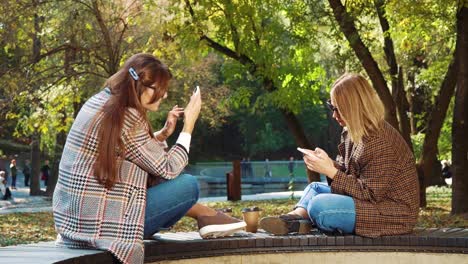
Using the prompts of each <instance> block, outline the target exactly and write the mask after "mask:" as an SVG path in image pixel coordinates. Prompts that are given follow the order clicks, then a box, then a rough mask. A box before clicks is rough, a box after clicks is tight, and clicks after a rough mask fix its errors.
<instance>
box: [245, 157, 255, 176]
mask: <svg viewBox="0 0 468 264" xmlns="http://www.w3.org/2000/svg"><path fill="white" fill-rule="evenodd" d="M245 167H246V170H247V177H254V172H253V168H252V162H251V161H250V157H248V158H247V161H246V162H245Z"/></svg>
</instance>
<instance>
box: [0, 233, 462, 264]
mask: <svg viewBox="0 0 468 264" xmlns="http://www.w3.org/2000/svg"><path fill="white" fill-rule="evenodd" d="M326 252H328V253H341V252H347V253H356V252H360V253H364V254H365V253H373V254H374V253H379V252H380V253H391V252H394V253H395V254H396V253H404V252H412V253H426V254H429V253H431V254H432V253H438V254H440V253H447V254H462V255H463V254H468V229H463V228H440V229H438V228H429V229H416V230H415V231H414V233H412V234H408V235H402V236H384V237H379V238H374V239H371V238H365V237H360V236H354V235H346V236H331V235H330V236H327V235H324V234H322V233H319V232H313V233H311V234H308V235H289V236H271V235H269V234H266V233H264V232H259V233H256V234H252V233H246V232H242V233H239V234H238V236H236V237H227V238H218V239H206V240H204V239H201V237H200V236H199V234H198V232H187V233H182V232H180V233H162V234H156V235H155V240H147V241H145V262H146V263H152V262H160V261H171V260H180V259H194V260H195V259H202V258H208V257H210V258H213V257H215V258H216V257H221V256H233V258H232V259H233V261H235V260H234V259H236V258H235V257H234V256H240V255H245V254H248V255H252V256H255V255H258V254H265V255H268V254H270V255H271V254H277V253H280V255H281V254H321V253H326ZM369 256H371V255H369ZM466 258H468V256H467V257H466ZM0 259H1V260H2V262H5V263H38V264H40V263H61V264H68V263H70V264H71V263H73V264H77V263H86V264H87V263H114V262H115V259H114V258H113V257H112V255H111V254H110V253H108V252H105V251H99V250H79V249H66V248H57V247H55V246H54V243H53V242H42V243H38V244H30V245H19V246H12V247H4V248H0Z"/></svg>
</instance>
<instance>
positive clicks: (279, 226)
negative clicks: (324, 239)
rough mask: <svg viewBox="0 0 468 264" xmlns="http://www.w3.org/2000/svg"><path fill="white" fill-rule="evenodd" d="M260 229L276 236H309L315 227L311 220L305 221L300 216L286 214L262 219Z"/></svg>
mask: <svg viewBox="0 0 468 264" xmlns="http://www.w3.org/2000/svg"><path fill="white" fill-rule="evenodd" d="M260 227H261V228H262V229H263V230H265V231H267V232H268V233H271V234H274V235H287V234H289V233H297V234H307V233H309V232H310V230H311V229H312V228H313V227H314V224H313V223H312V221H311V220H310V219H305V218H303V217H302V216H300V215H293V214H285V215H280V216H269V217H264V218H262V219H261V220H260Z"/></svg>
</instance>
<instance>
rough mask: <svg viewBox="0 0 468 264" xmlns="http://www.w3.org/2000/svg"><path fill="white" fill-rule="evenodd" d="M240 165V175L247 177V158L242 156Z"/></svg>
mask: <svg viewBox="0 0 468 264" xmlns="http://www.w3.org/2000/svg"><path fill="white" fill-rule="evenodd" d="M240 165H241V177H242V178H246V177H247V159H246V158H245V157H244V158H242V160H241V162H240Z"/></svg>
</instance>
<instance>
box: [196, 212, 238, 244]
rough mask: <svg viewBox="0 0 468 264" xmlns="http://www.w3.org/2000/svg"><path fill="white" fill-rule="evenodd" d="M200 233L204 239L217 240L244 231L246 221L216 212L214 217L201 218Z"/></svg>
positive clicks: (198, 220) (199, 219)
mask: <svg viewBox="0 0 468 264" xmlns="http://www.w3.org/2000/svg"><path fill="white" fill-rule="evenodd" d="M197 222H198V232H199V233H200V236H201V237H202V238H216V237H225V236H231V235H233V234H234V233H235V232H238V231H241V230H244V228H245V226H246V225H247V224H246V223H245V222H244V221H241V220H239V219H236V218H234V217H230V216H227V215H225V214H223V213H221V212H219V211H218V212H216V215H213V216H199V217H198V219H197Z"/></svg>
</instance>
